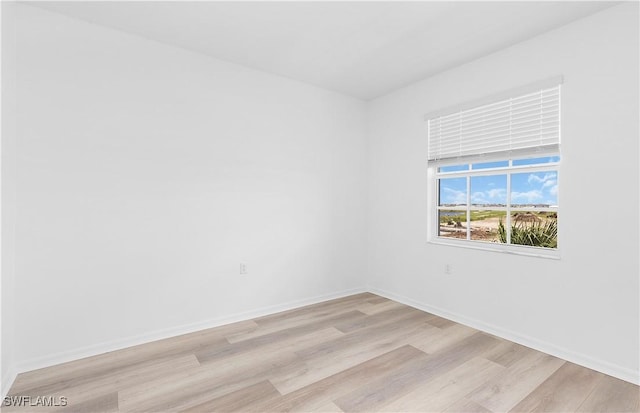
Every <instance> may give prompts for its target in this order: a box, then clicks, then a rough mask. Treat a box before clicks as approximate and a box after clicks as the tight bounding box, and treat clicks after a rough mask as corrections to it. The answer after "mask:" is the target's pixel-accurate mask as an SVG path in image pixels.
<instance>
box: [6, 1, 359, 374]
mask: <svg viewBox="0 0 640 413" xmlns="http://www.w3.org/2000/svg"><path fill="white" fill-rule="evenodd" d="M18 51H19V54H18V62H17V68H18V69H17V73H18V78H17V90H18V130H19V139H18V147H17V156H18V178H17V188H18V194H17V202H18V208H17V209H18V217H17V235H16V236H17V243H16V274H17V276H16V281H17V282H16V294H17V296H18V297H20V299H19V300H18V302H17V307H16V335H17V336H16V340H17V344H16V349H15V350H16V353H15V363H16V365H18V366H20V368H21V369H26V368H33V367H38V366H41V365H46V364H50V363H52V362H58V361H60V360H63V359H65V358H74V357H77V356H78V355H80V354H90V353H92V352H98V351H104V350H105V349H107V348H111V347H118V346H122V345H126V344H130V343H131V342H133V341H135V340H144V339H149V338H156V337H159V336H162V335H163V334H164V335H168V334H173V333H176V332H178V331H185V330H188V329H189V328H198V327H202V326H205V325H207V324H208V323H209V324H215V323H216V322H222V321H229V320H231V319H234V317H235V318H242V317H243V316H246V317H249V316H250V315H255V314H258V313H260V312H264V311H274V310H276V309H281V308H284V307H287V305H294V304H300V303H303V302H308V301H312V300H314V299H320V298H326V297H328V296H334V295H337V294H341V293H347V292H348V291H353V289H358V288H359V289H361V288H362V287H363V286H364V279H363V275H364V261H365V260H364V255H365V248H366V246H365V217H364V215H363V214H362V211H363V210H364V202H365V198H366V197H365V191H366V184H365V178H366V177H365V173H366V168H365V115H366V111H365V109H366V106H365V103H364V102H362V101H359V100H356V99H352V98H348V97H345V96H342V95H339V94H336V93H333V92H329V91H325V90H322V89H318V88H315V87H312V86H308V85H305V84H303V83H299V82H295V81H291V80H288V79H284V78H280V77H276V76H272V75H267V74H264V73H260V72H256V71H252V70H249V69H247V68H243V67H241V66H237V65H233V64H229V63H224V62H221V61H218V60H215V59H211V58H208V57H205V56H201V55H198V54H195V53H192V52H188V51H184V50H181V49H178V48H174V47H170V46H166V45H163V44H160V43H156V42H152V41H148V40H145V39H142V38H138V37H135V36H131V35H127V34H124V33H121V32H117V31H113V30H110V29H106V28H102V27H99V26H94V25H91V24H88V23H84V22H81V21H77V20H73V19H70V18H67V17H64V16H61V15H57V14H54V13H50V12H46V11H43V10H40V9H36V8H32V7H30V6H20V7H19V20H18ZM241 261H242V262H246V264H247V265H248V272H249V274H247V275H246V276H239V263H240V262H241ZM198 323H202V324H198Z"/></svg>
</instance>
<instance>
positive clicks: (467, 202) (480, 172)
mask: <svg viewBox="0 0 640 413" xmlns="http://www.w3.org/2000/svg"><path fill="white" fill-rule="evenodd" d="M427 121H428V131H429V146H428V147H429V157H428V166H429V175H430V188H431V191H430V199H431V200H432V202H431V211H432V213H431V214H430V215H431V219H430V223H431V225H430V240H431V241H434V242H440V243H446V244H451V245H459V246H468V247H475V248H487V249H496V250H500V251H507V252H516V253H524V254H534V255H543V256H552V257H557V256H558V252H557V251H558V213H559V210H558V209H559V207H558V205H559V202H558V188H559V186H558V182H559V175H560V171H559V169H560V159H561V158H560V86H559V85H558V83H556V84H555V86H551V87H544V88H538V89H537V90H535V91H533V92H529V93H524V94H521V95H519V96H516V97H510V98H507V99H502V100H497V99H496V100H494V101H493V102H491V103H488V104H484V105H477V106H473V107H470V108H468V109H464V110H456V111H453V112H451V111H450V112H448V113H447V112H445V113H440V114H437V115H431V116H430V117H428V119H427Z"/></svg>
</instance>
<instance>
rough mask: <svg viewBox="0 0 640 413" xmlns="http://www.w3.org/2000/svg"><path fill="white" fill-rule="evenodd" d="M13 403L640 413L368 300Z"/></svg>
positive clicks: (224, 331) (89, 370) (619, 399)
mask: <svg viewBox="0 0 640 413" xmlns="http://www.w3.org/2000/svg"><path fill="white" fill-rule="evenodd" d="M10 395H11V396H30V397H31V399H30V400H29V403H30V404H34V401H35V403H37V402H38V401H37V399H36V397H38V396H53V397H54V399H49V400H53V401H57V402H59V401H60V400H61V399H60V397H63V396H64V397H65V398H66V400H67V402H68V404H67V406H66V407H64V408H62V407H40V406H39V407H23V408H16V407H5V408H3V411H26V410H29V411H36V412H47V411H52V410H56V411H68V412H71V411H73V412H118V411H127V412H129V411H131V412H133V411H136V412H142V411H148V412H165V411H185V412H213V411H220V412H223V411H224V412H232V411H241V412H271V411H272V412H281V411H322V412H342V411H344V412H374V411H381V412H494V413H499V412H510V411H513V412H542V411H545V412H573V411H576V412H630V411H633V412H637V411H639V410H640V407H639V389H638V386H635V385H633V384H630V383H627V382H624V381H622V380H618V379H615V378H613V377H610V376H607V375H604V374H601V373H598V372H595V371H593V370H589V369H587V368H584V367H580V366H578V365H575V364H572V363H570V362H567V361H564V360H561V359H558V358H556V357H553V356H550V355H547V354H544V353H541V352H538V351H535V350H532V349H529V348H527V347H524V346H521V345H518V344H515V343H512V342H509V341H506V340H503V339H500V338H498V337H495V336H492V335H489V334H486V333H483V332H480V331H477V330H474V329H472V328H469V327H465V326H463V325H460V324H456V323H454V322H452V321H449V320H445V319H443V318H440V317H437V316H435V315H432V314H428V313H425V312H422V311H419V310H416V309H414V308H411V307H408V306H405V305H402V304H399V303H396V302H394V301H390V300H387V299H385V298H382V297H378V296H376V295H373V294H368V293H365V294H358V295H353V296H350V297H345V298H340V299H337V300H332V301H327V302H323V303H320V304H315V305H311V306H307V307H302V308H299V309H296V310H291V311H286V312H283V313H278V314H274V315H269V316H266V317H261V318H256V319H254V320H250V321H244V322H239V323H235V324H230V325H226V326H222V327H218V328H214V329H209V330H204V331H200V332H197V333H193V334H187V335H183V336H179V337H174V338H170V339H166V340H162V341H157V342H153V343H149V344H144V345H140V346H136V347H131V348H127V349H124V350H120V351H115V352H111V353H107V354H103V355H99V356H95V357H90V358H86V359H82V360H78V361H74V362H70V363H65V364H62V365H58V366H54V367H49V368H45V369H41V370H36V371H32V372H28V373H23V374H20V375H19V376H18V378H17V379H16V381H15V383H14V385H13V387H12V388H11V390H10ZM14 400H15V399H14Z"/></svg>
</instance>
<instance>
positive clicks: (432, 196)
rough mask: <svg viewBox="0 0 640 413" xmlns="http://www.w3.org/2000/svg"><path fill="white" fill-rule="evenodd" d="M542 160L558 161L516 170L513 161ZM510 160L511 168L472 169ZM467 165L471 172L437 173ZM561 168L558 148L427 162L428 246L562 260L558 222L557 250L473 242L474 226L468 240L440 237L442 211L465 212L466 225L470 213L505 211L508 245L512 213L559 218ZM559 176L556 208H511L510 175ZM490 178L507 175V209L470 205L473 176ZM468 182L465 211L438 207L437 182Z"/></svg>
mask: <svg viewBox="0 0 640 413" xmlns="http://www.w3.org/2000/svg"><path fill="white" fill-rule="evenodd" d="M541 157H559V160H558V161H557V162H549V163H544V164H534V165H518V166H513V161H514V160H521V159H532V158H541ZM506 160H508V166H506V167H505V166H501V167H496V168H486V169H475V170H474V169H471V164H476V163H482V162H497V161H506ZM461 164H468V165H469V168H468V169H467V170H463V171H454V172H438V168H440V167H446V166H453V165H461ZM561 166H562V155H561V153H560V150H559V148H554V149H548V150H540V149H538V148H535V149H531V150H529V151H526V152H521V151H518V152H517V153H511V154H505V153H496V154H492V155H490V156H487V155H484V156H475V157H463V158H459V159H447V160H446V161H445V160H438V161H428V162H427V175H428V202H429V207H428V208H427V209H428V213H429V219H428V228H429V231H428V238H427V242H428V243H430V244H436V245H446V246H454V247H463V248H471V249H479V250H488V251H494V252H502V253H509V254H517V255H526V256H534V257H541V258H552V259H560V251H561V250H560V248H561V243H560V240H561V233H562V226H561V224H560V222H561V221H563V220H561V219H559V220H558V236H557V238H558V243H557V247H556V248H544V247H535V246H528V245H518V244H511V243H497V242H488V241H481V240H471V239H470V231H471V229H470V227H471V225H467V227H468V228H467V238H466V239H457V238H449V237H441V236H439V228H440V222H439V211H440V210H450V211H451V210H460V211H465V212H466V215H467V222H470V212H471V211H482V210H491V211H505V213H506V222H505V225H506V226H507V228H509V232H508V235H507V240H508V242H509V241H510V237H511V214H512V213H513V212H518V211H522V212H526V211H536V212H545V211H547V212H550V211H552V212H555V213H557V214H558V217H560V195H561V189H560V179H561V176H562V171H561ZM551 171H553V172H556V174H557V176H556V179H557V185H558V194H557V206H556V207H555V208H526V207H512V206H511V175H512V174H517V173H527V172H529V173H535V172H551ZM489 175H506V177H507V187H506V191H507V200H506V206H505V207H495V206H491V207H478V206H475V207H474V206H472V205H471V200H470V197H471V193H470V188H469V186H470V181H471V177H474V176H489ZM461 177H465V178H467V204H466V205H465V206H464V207H441V206H440V205H439V186H438V180H439V179H440V178H461Z"/></svg>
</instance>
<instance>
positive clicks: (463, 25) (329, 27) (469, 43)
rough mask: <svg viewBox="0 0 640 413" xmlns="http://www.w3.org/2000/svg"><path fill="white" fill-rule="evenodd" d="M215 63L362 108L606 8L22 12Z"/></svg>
mask: <svg viewBox="0 0 640 413" xmlns="http://www.w3.org/2000/svg"><path fill="white" fill-rule="evenodd" d="M30 4H34V5H37V6H38V7H42V8H45V9H48V10H51V11H55V12H59V13H63V14H66V15H68V16H72V17H76V18H78V19H82V20H86V21H89V22H92V23H95V24H100V25H103V26H108V27H111V28H114V29H118V30H122V31H125V32H129V33H134V34H137V35H140V36H143V37H146V38H148V39H154V40H157V41H160V42H163V43H168V44H171V45H174V46H178V47H182V48H185V49H190V50H193V51H197V52H200V53H204V54H206V55H209V56H213V57H215V58H218V59H222V60H226V61H230V62H234V63H238V64H241V65H245V66H248V67H251V68H254V69H259V70H262V71H265V72H269V73H273V74H277V75H281V76H285V77H288V78H291V79H297V80H300V81H303V82H307V83H311V84H314V85H317V86H320V87H323V88H326V89H330V90H335V91H338V92H341V93H344V94H347V95H351V96H354V97H357V98H361V99H372V98H375V97H378V96H381V95H384V94H386V93H389V92H391V91H393V90H395V89H398V88H400V87H403V86H405V85H408V84H410V83H413V82H415V81H418V80H420V79H423V78H426V77H428V76H432V75H434V74H436V73H438V72H441V71H444V70H446V69H449V68H451V67H454V66H457V65H460V64H463V63H465V62H468V61H471V60H473V59H476V58H478V57H481V56H484V55H486V54H489V53H492V52H494V51H497V50H500V49H502V48H504V47H507V46H510V45H512V44H514V43H517V42H520V41H523V40H526V39H528V38H531V37H533V36H536V35H538V34H541V33H544V32H546V31H548V30H551V29H554V28H556V27H559V26H561V25H564V24H567V23H569V22H571V21H573V20H576V19H579V18H582V17H584V16H587V15H589V14H592V13H594V12H597V11H599V10H602V9H604V8H606V7H610V6H612V5H615V4H616V3H614V2H581V1H580V2H566V1H564V2H546V1H545V2H539V1H529V2H484V1H482V2H480V1H474V2H458V1H448V2H446V1H444V2H435V1H422V2H417V1H413V2H399V1H376V2H363V1H355V2H333V1H317V2H295V1H289V2H234V1H227V2H219V1H218V2H216V1H172V2H167V1H142V2H114V1H101V2H92V1H69V2H55V1H46V2H35V3H30Z"/></svg>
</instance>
